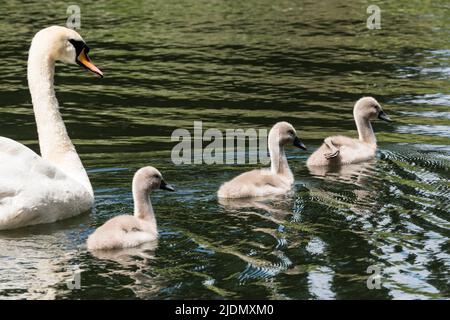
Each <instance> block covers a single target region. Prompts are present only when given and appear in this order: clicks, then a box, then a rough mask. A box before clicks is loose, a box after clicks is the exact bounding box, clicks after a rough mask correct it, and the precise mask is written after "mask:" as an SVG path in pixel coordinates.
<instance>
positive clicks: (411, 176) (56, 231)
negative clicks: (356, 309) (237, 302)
mask: <svg viewBox="0 0 450 320" xmlns="http://www.w3.org/2000/svg"><path fill="white" fill-rule="evenodd" d="M78 2H79V5H80V7H81V10H82V29H81V33H82V35H83V37H84V38H85V40H86V41H87V42H88V44H89V45H90V47H91V48H92V51H91V55H92V58H93V59H94V60H95V61H96V64H98V66H99V67H100V68H101V69H102V70H103V71H104V72H105V78H104V79H101V80H99V79H96V78H95V77H93V76H92V75H90V74H88V73H87V72H84V71H82V70H79V69H78V68H77V67H75V66H74V67H71V66H64V67H63V66H58V67H57V75H56V88H57V96H58V98H59V100H60V103H61V110H62V113H63V117H64V120H65V121H66V123H67V127H68V131H69V134H70V135H71V137H72V138H73V140H74V143H75V145H76V146H77V150H78V152H79V153H80V156H81V158H82V160H83V162H84V163H85V166H86V168H87V170H88V173H89V176H90V178H91V181H92V184H93V186H94V189H95V195H96V203H95V208H94V210H93V211H92V213H91V214H89V215H83V216H81V217H77V218H74V219H69V220H67V221H62V222H59V223H56V224H52V225H43V226H35V227H30V228H27V229H22V230H15V231H8V232H2V233H0V297H2V298H9V299H12V298H30V299H42V298H62V299H68V298H74V299H79V298H81V299H86V298H100V299H106V298H122V299H123V298H141V299H173V298H184V299H189V298H200V299H202V298H203V299H204V298H264V299H266V298H273V299H347V298H370V299H392V298H396V299H399V298H408V299H415V298H427V299H434V298H450V289H449V280H448V279H449V270H450V253H449V249H450V248H449V237H450V233H449V231H450V220H449V217H448V212H449V211H450V192H449V191H450V190H449V189H450V185H449V183H448V181H449V168H450V163H449V161H450V160H449V155H450V147H449V138H450V136H449V127H450V122H449V116H448V114H449V112H450V110H449V106H450V97H449V92H450V90H449V89H450V86H449V83H448V75H449V72H448V70H449V68H450V65H449V60H448V57H449V52H450V50H449V48H448V21H447V20H448V17H447V12H448V3H447V1H435V2H433V6H430V5H428V4H423V5H422V4H419V3H410V2H408V1H397V2H393V3H385V2H383V3H381V4H380V6H381V9H382V15H383V16H382V29H380V30H367V29H366V27H365V23H366V19H367V14H366V8H367V6H368V5H369V4H370V3H368V2H367V3H366V2H364V1H363V2H354V3H338V2H336V3H335V2H332V3H331V2H317V1H312V0H311V1H309V0H308V1H303V2H301V3H299V2H297V1H291V0H283V1H279V2H277V3H276V4H274V3H273V1H268V0H267V1H266V0H264V1H245V2H239V3H238V2H217V1H206V0H205V1H203V0H201V1H183V2H181V1H157V0H155V1H148V2H146V3H145V4H142V3H141V2H135V1H128V0H122V1H108V2H102V1H97V2H92V1H91V2H88V1H78ZM2 6H3V7H2V8H3V9H4V10H5V12H8V15H5V16H4V17H3V20H2V21H0V30H2V32H1V33H0V43H2V50H1V51H0V57H1V58H2V61H3V62H4V63H3V64H2V68H1V69H0V79H1V80H0V135H2V136H7V137H10V138H13V139H15V140H18V141H21V142H23V143H25V144H26V145H28V146H30V147H31V148H33V149H34V150H37V141H36V138H37V133H36V127H35V123H34V117H33V114H32V108H31V103H30V96H29V93H28V88H27V84H26V59H27V56H26V55H27V50H28V46H29V42H30V40H31V38H32V36H33V34H34V33H35V32H36V31H37V30H39V29H40V28H42V27H44V26H47V25H49V24H63V23H64V22H65V21H66V8H67V3H66V2H64V1H52V2H51V5H50V3H49V4H48V5H44V4H43V3H42V2H40V1H29V2H28V3H27V5H22V4H21V2H20V1H8V2H7V3H5V4H2ZM17 8H20V10H18V9H17ZM419 17H420V18H419ZM363 95H373V96H375V97H376V98H377V99H378V101H380V103H381V104H382V106H383V108H384V109H385V110H386V111H387V113H389V114H390V115H391V116H392V118H393V119H394V120H395V122H392V123H380V122H375V123H374V124H373V125H374V129H375V132H376V134H377V138H378V140H379V152H378V155H377V159H376V160H375V161H373V162H369V163H366V164H361V165H355V166H348V167H345V168H340V169H339V168H334V169H331V170H329V169H326V170H323V169H315V170H314V169H313V170H312V171H310V170H309V169H308V168H306V166H305V162H306V159H307V157H308V155H309V154H310V153H311V152H312V151H314V150H315V149H316V148H317V147H318V146H319V145H320V143H321V141H322V139H323V138H324V137H325V136H327V135H332V134H345V135H352V136H355V135H356V130H355V124H354V121H353V118H352V110H351V108H352V106H353V104H354V102H355V101H356V100H357V99H358V98H360V97H361V96H363ZM197 120H202V121H203V124H204V126H205V127H208V128H213V127H214V128H218V129H221V130H222V129H227V128H229V129H237V128H250V127H252V128H266V129H269V128H270V127H271V126H272V125H273V123H275V122H276V121H279V120H285V121H289V122H291V123H292V124H294V126H295V127H296V129H297V130H298V132H299V134H300V136H301V137H302V140H304V142H305V144H306V145H307V146H308V148H309V151H308V152H298V151H292V150H288V156H289V163H290V165H291V168H292V171H293V173H294V175H295V177H296V188H295V190H294V192H293V193H292V194H289V195H286V196H284V197H281V198H272V199H270V198H266V199H254V200H245V201H231V202H230V201H218V200H217V198H216V192H217V189H218V187H219V186H220V185H221V184H222V183H223V182H224V181H227V180H229V179H231V178H232V177H234V176H236V175H237V174H239V173H241V172H244V171H245V170H249V169H251V168H252V167H251V166H247V165H239V166H238V165H236V166H230V165H209V166H202V165H180V166H174V165H173V164H172V163H171V161H170V150H171V148H172V147H173V145H174V143H172V142H171V141H170V135H171V133H172V131H173V130H174V129H175V128H187V129H191V128H192V126H193V121H197ZM144 165H153V166H156V167H157V168H158V169H159V170H160V171H161V172H163V174H164V176H165V178H166V179H167V181H170V182H171V183H172V184H174V185H175V186H176V187H177V191H176V192H174V193H169V194H167V193H162V192H155V193H154V194H152V201H153V204H154V207H155V212H156V215H157V220H158V225H159V229H160V238H159V240H158V242H157V243H152V244H149V245H151V247H142V248H136V249H131V250H124V251H118V252H111V253H108V254H105V253H103V254H102V253H96V252H92V253H91V252H88V251H87V250H86V246H85V241H86V239H87V237H88V235H89V234H90V233H92V232H93V230H94V229H95V228H97V227H99V226H100V225H102V224H103V223H104V222H105V221H106V220H107V219H109V218H111V217H113V216H116V215H120V214H130V213H132V211H133V203H132V195H131V179H132V175H133V173H134V172H135V170H136V169H137V168H139V167H142V166H144ZM371 265H377V266H379V267H380V268H381V271H382V274H381V275H382V288H381V289H380V290H368V288H367V286H366V280H367V277H368V274H367V268H368V267H369V266H371ZM76 268H79V269H80V270H81V271H82V272H81V290H69V289H68V288H67V286H66V281H67V280H68V279H70V278H71V276H72V273H73V270H74V269H76Z"/></svg>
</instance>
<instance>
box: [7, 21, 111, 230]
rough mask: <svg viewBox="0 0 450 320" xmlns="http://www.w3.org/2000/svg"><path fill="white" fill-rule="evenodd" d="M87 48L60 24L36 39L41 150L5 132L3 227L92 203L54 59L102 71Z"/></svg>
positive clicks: (65, 214)
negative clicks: (59, 95)
mask: <svg viewBox="0 0 450 320" xmlns="http://www.w3.org/2000/svg"><path fill="white" fill-rule="evenodd" d="M88 51H89V48H88V47H87V46H86V43H85V42H84V40H83V39H82V38H81V36H80V35H79V34H78V33H77V32H75V31H73V30H70V29H67V28H64V27H58V26H53V27H49V28H46V29H43V30H41V31H39V32H38V33H37V34H36V35H35V36H34V38H33V41H32V42H31V47H30V51H29V57H28V86H29V88H30V93H31V98H32V102H33V109H34V114H35V118H36V125H37V129H38V134H39V147H40V150H41V156H39V155H37V154H36V153H35V152H33V151H32V150H31V149H29V148H27V147H26V146H24V145H23V144H21V143H19V142H17V141H14V140H11V139H8V138H5V137H0V230H6V229H14V228H19V227H23V226H28V225H34V224H40V223H50V222H54V221H57V220H61V219H65V218H69V217H72V216H75V215H78V214H80V213H83V212H86V211H87V210H89V209H90V208H91V207H92V204H93V202H94V193H93V190H92V186H91V183H90V181H89V178H88V176H87V173H86V171H85V169H84V167H83V164H82V163H81V161H80V158H79V156H78V154H77V152H76V150H75V147H74V146H73V144H72V142H71V141H70V138H69V136H68V134H67V131H66V127H65V126H64V122H63V120H62V118H61V114H60V113H59V106H58V101H57V100H56V96H55V91H54V88H53V76H54V71H55V61H62V62H65V63H70V64H75V63H77V64H79V65H81V66H83V67H85V68H87V69H89V70H90V71H92V72H94V73H96V74H98V75H100V76H103V74H102V72H101V71H100V70H99V69H98V68H97V67H96V66H95V65H94V64H93V63H92V62H91V61H90V59H89V57H88V56H87V53H88Z"/></svg>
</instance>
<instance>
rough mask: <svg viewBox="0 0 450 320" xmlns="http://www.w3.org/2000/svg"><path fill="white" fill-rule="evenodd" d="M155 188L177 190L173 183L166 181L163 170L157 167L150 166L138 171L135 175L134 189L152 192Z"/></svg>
mask: <svg viewBox="0 0 450 320" xmlns="http://www.w3.org/2000/svg"><path fill="white" fill-rule="evenodd" d="M155 189H163V190H168V191H175V189H174V188H173V187H172V186H171V185H169V184H167V183H166V182H165V181H164V179H163V177H162V175H161V172H159V171H158V170H157V169H156V168H154V167H150V166H148V167H143V168H141V169H139V170H138V171H136V173H135V174H134V177H133V190H134V191H138V192H146V193H150V192H151V191H153V190H155Z"/></svg>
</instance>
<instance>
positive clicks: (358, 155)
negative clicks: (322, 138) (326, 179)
mask: <svg viewBox="0 0 450 320" xmlns="http://www.w3.org/2000/svg"><path fill="white" fill-rule="evenodd" d="M330 138H331V139H332V140H333V143H334V144H335V145H336V147H338V149H339V155H338V156H336V157H335V158H331V159H327V158H326V157H325V154H326V153H329V152H330V149H329V148H328V147H327V146H326V144H325V143H323V144H322V145H321V146H320V147H319V148H318V149H317V150H316V151H314V153H313V154H312V155H311V156H310V157H309V158H308V160H307V161H306V165H307V166H328V165H344V164H350V163H359V162H363V161H367V160H370V159H372V158H373V157H374V156H375V150H376V146H372V145H369V144H367V143H364V142H362V141H359V140H358V139H353V138H350V137H346V136H332V137H330Z"/></svg>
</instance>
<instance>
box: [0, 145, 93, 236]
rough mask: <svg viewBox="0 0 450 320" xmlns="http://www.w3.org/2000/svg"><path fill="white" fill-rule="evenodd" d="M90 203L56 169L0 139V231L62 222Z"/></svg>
mask: <svg viewBox="0 0 450 320" xmlns="http://www.w3.org/2000/svg"><path fill="white" fill-rule="evenodd" d="M92 203H93V198H92V196H91V195H90V194H89V192H88V191H87V190H86V189H85V188H84V187H83V186H82V185H81V184H79V183H78V182H76V181H75V180H73V179H72V178H70V177H69V176H67V175H66V174H65V173H64V172H62V171H61V170H60V169H58V168H57V167H56V166H54V165H53V164H51V163H49V162H48V161H46V160H44V159H42V158H41V157H40V156H39V155H37V154H36V153H35V152H34V151H32V150H31V149H29V148H27V147H26V146H24V145H22V144H20V143H18V142H16V141H14V140H11V139H8V138H4V137H0V230H4V229H13V228H18V227H22V226H27V225H33V224H39V223H49V222H54V221H57V220H61V219H65V218H68V217H71V216H74V215H77V214H80V213H82V212H85V211H87V210H89V208H90V207H91V206H92Z"/></svg>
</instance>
